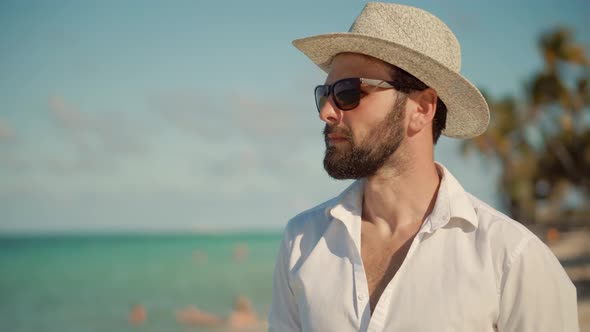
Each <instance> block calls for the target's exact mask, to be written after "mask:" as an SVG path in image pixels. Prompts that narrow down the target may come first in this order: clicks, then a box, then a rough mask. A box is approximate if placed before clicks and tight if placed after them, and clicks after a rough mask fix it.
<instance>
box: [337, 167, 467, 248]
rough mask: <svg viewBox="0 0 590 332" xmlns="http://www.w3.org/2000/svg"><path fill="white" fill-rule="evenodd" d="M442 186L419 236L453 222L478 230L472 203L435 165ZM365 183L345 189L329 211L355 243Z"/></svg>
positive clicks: (448, 176)
mask: <svg viewBox="0 0 590 332" xmlns="http://www.w3.org/2000/svg"><path fill="white" fill-rule="evenodd" d="M436 168H437V171H438V172H439V175H440V176H441V182H440V186H439V189H438V194H437V197H436V202H435V203H434V208H433V209H432V212H431V213H430V215H429V216H428V217H427V218H426V220H425V221H424V223H423V224H422V227H421V229H420V232H428V233H433V232H434V231H436V230H437V229H439V228H441V227H444V226H446V225H447V224H448V223H449V222H450V221H451V220H463V221H466V222H467V223H468V224H469V225H471V226H472V228H473V229H472V230H475V229H477V226H478V220H477V215H476V214H475V210H474V208H473V205H472V203H471V199H470V198H469V196H468V195H467V192H465V190H464V189H463V187H462V186H461V184H460V183H459V181H458V180H457V179H456V178H455V177H454V176H453V174H451V172H450V171H449V170H447V169H446V167H444V166H443V165H442V164H440V163H436ZM365 181H366V180H365V179H360V180H356V181H355V182H353V183H352V184H351V185H350V186H349V187H348V188H346V189H345V190H344V191H343V192H342V193H341V194H340V195H339V196H338V197H336V198H335V199H334V200H333V204H329V205H328V206H327V207H326V210H325V212H326V215H328V216H332V217H333V218H335V219H338V220H340V221H341V222H342V223H343V224H344V225H345V226H346V228H347V229H348V232H349V233H350V235H351V236H352V237H353V239H354V240H355V241H357V240H360V239H356V237H360V227H361V213H362V206H363V199H362V198H363V191H364V187H365Z"/></svg>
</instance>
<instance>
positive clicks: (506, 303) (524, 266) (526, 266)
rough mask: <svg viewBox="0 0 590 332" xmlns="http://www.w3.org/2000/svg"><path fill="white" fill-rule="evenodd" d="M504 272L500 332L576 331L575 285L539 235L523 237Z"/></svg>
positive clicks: (577, 328)
mask: <svg viewBox="0 0 590 332" xmlns="http://www.w3.org/2000/svg"><path fill="white" fill-rule="evenodd" d="M524 241H526V242H523V243H522V245H521V246H520V247H522V249H521V250H517V252H515V253H513V255H512V261H511V262H510V263H509V264H508V266H507V267H506V269H505V271H504V277H503V286H502V288H501V291H500V293H501V294H500V296H501V299H500V313H499V318H498V325H497V326H498V331H499V332H533V331H535V332H545V331H547V332H550V331H551V332H553V331H563V332H578V331H579V326H578V309H577V302H576V288H575V287H574V285H573V283H572V282H571V280H570V279H569V277H568V276H567V274H566V273H565V271H564V269H563V267H562V266H561V264H560V263H559V261H558V260H557V258H555V256H554V255H553V253H552V252H551V250H550V249H549V248H548V247H547V246H546V245H545V244H544V243H543V242H541V241H540V240H539V239H538V238H536V237H535V238H530V239H527V240H524Z"/></svg>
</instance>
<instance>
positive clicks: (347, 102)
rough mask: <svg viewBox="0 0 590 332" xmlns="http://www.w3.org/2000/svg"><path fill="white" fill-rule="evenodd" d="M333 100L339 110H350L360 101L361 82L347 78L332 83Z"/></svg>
mask: <svg viewBox="0 0 590 332" xmlns="http://www.w3.org/2000/svg"><path fill="white" fill-rule="evenodd" d="M334 100H335V101H336V104H337V106H338V107H339V108H340V109H341V110H351V109H353V108H355V107H357V106H358V105H359V102H360V100H361V81H360V80H359V79H358V78H349V79H344V80H341V81H338V82H336V83H334Z"/></svg>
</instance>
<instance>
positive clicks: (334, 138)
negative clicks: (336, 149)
mask: <svg viewBox="0 0 590 332" xmlns="http://www.w3.org/2000/svg"><path fill="white" fill-rule="evenodd" d="M326 141H328V142H330V143H342V142H348V138H347V137H346V136H342V135H338V134H328V135H326Z"/></svg>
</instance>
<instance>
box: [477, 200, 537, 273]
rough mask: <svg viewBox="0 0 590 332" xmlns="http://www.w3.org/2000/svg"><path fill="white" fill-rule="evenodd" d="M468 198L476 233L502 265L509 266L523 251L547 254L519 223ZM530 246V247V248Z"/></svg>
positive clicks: (535, 237) (529, 231)
mask: <svg viewBox="0 0 590 332" xmlns="http://www.w3.org/2000/svg"><path fill="white" fill-rule="evenodd" d="M467 195H468V196H469V198H470V200H471V203H472V205H473V208H474V210H475V213H476V215H477V219H478V228H477V233H478V237H479V238H484V239H486V241H487V242H488V243H489V245H490V246H491V248H492V252H495V253H496V254H497V255H498V257H496V258H499V259H501V260H503V261H504V264H510V263H511V261H512V260H514V259H516V258H517V257H519V256H520V255H521V254H522V252H523V251H525V250H541V251H543V252H548V250H547V249H548V248H546V245H545V244H544V243H543V242H542V241H541V239H539V237H538V236H537V235H536V234H535V233H533V232H532V231H531V230H529V229H528V228H527V227H526V226H524V225H523V224H521V223H520V222H518V221H516V220H514V219H512V218H510V217H509V216H507V215H506V214H504V213H502V212H500V211H498V210H496V209H495V208H493V207H491V206H490V205H488V204H486V203H485V202H483V201H481V200H480V199H478V198H477V197H475V196H473V195H472V194H469V193H467ZM531 244H532V246H531Z"/></svg>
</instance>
